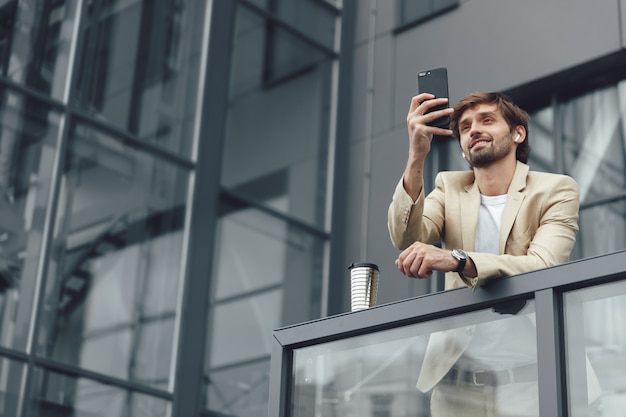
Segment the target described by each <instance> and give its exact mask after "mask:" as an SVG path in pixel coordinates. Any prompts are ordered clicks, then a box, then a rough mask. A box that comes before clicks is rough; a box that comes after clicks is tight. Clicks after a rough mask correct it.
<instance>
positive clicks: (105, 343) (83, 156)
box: [39, 126, 188, 389]
mask: <svg viewBox="0 0 626 417" xmlns="http://www.w3.org/2000/svg"><path fill="white" fill-rule="evenodd" d="M187 182H188V173H187V172H186V171H185V170H183V169H181V168H178V167H176V166H173V165H171V164H168V163H167V162H165V161H162V160H158V159H156V158H155V157H153V156H150V155H147V154H143V153H140V152H138V151H135V150H133V149H131V148H129V147H127V146H124V145H122V144H121V143H120V142H118V141H116V139H115V138H112V137H109V136H106V135H104V134H102V133H101V132H98V131H95V130H92V129H90V128H88V127H86V126H77V127H75V129H74V130H73V132H72V140H71V143H70V149H69V155H68V157H67V161H66V165H65V171H64V173H63V178H62V185H63V186H62V189H61V191H60V201H59V207H60V208H59V211H58V216H57V223H56V230H55V240H54V243H53V244H54V247H55V250H54V251H53V254H52V257H51V259H50V262H51V264H50V267H49V277H48V287H47V290H46V295H45V308H46V310H47V313H46V314H45V315H44V317H43V318H42V328H41V330H40V346H39V348H40V352H39V353H40V354H41V355H46V356H48V357H50V358H53V359H56V360H60V361H63V362H67V363H71V364H74V365H78V366H81V367H84V368H87V369H90V370H93V371H97V372H101V373H105V374H108V375H111V376H115V377H118V378H122V379H129V380H133V381H135V382H139V383H143V384H146V385H151V386H154V387H159V388H161V389H168V384H169V382H170V380H169V378H170V369H171V364H172V360H173V358H172V344H173V343H175V336H176V335H175V334H174V328H175V326H174V323H175V320H176V318H177V316H178V313H179V311H178V307H177V293H178V286H179V275H180V266H181V250H182V241H183V224H184V217H185V200H186V192H187Z"/></svg>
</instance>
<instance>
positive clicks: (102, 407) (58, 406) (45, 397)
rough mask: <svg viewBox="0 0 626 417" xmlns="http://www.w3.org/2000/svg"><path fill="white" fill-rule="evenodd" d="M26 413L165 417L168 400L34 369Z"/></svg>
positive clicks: (39, 415) (35, 415) (41, 416)
mask: <svg viewBox="0 0 626 417" xmlns="http://www.w3.org/2000/svg"><path fill="white" fill-rule="evenodd" d="M28 407H29V414H28V415H29V416H32V417H49V416H94V417H96V416H97V417H100V416H101V417H105V416H106V417H127V416H132V417H167V416H169V415H170V402H169V401H167V400H164V399H161V398H155V397H151V396H149V395H146V394H141V393H137V392H132V391H127V390H125V389H123V388H119V387H114V386H111V385H105V384H101V383H99V382H96V381H93V380H90V379H87V378H80V377H74V376H68V375H63V374H60V373H56V372H52V371H47V370H45V369H41V368H37V369H36V370H35V373H34V381H33V386H32V389H31V395H30V401H29V404H28Z"/></svg>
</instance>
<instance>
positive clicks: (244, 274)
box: [206, 203, 324, 416]
mask: <svg viewBox="0 0 626 417" xmlns="http://www.w3.org/2000/svg"><path fill="white" fill-rule="evenodd" d="M276 204H278V203H276ZM217 239H218V240H217V244H216V245H215V246H216V254H215V259H216V268H215V270H216V271H215V273H214V276H215V284H214V302H213V304H212V307H211V319H210V322H211V323H212V324H210V326H209V336H208V342H207V345H208V353H207V356H208V358H207V360H208V363H207V371H206V372H207V375H208V377H207V380H209V381H211V383H210V385H209V386H208V387H207V389H208V390H209V396H208V398H207V399H208V400H209V401H215V400H217V403H213V402H209V403H208V405H207V406H208V407H210V408H211V409H212V410H214V411H220V412H225V413H227V414H229V413H232V414H233V415H240V414H237V413H234V412H232V410H229V409H228V407H227V404H229V403H230V399H231V397H230V396H228V397H226V398H221V399H218V398H219V395H220V393H225V392H227V393H229V395H233V396H234V397H238V396H239V395H240V396H241V397H240V398H239V399H238V401H240V402H241V404H238V405H232V406H233V407H235V408H236V409H237V410H239V408H240V407H246V409H247V407H250V409H251V410H256V408H258V407H261V406H262V405H263V406H264V405H265V404H266V401H267V397H264V398H262V399H261V398H260V397H259V396H260V394H259V392H261V393H262V392H265V391H267V389H268V388H267V384H268V383H269V382H268V380H267V378H268V372H269V368H265V369H264V370H263V372H261V371H260V370H259V368H257V367H256V365H255V369H256V371H255V375H256V374H259V372H261V374H260V376H259V378H258V380H257V378H256V377H255V378H252V379H254V380H255V381H256V382H255V384H257V385H254V390H251V391H250V392H243V391H240V392H239V394H237V395H236V394H235V393H236V392H237V389H235V388H233V387H240V386H244V385H246V386H247V385H248V384H250V383H252V381H251V377H250V376H249V375H246V372H244V371H245V370H246V369H248V368H249V367H250V366H251V364H258V363H259V362H262V363H263V364H264V365H258V366H261V367H263V366H265V365H267V363H268V362H267V361H268V360H269V356H270V353H271V337H272V330H274V329H276V328H279V327H282V326H285V325H288V324H294V323H300V322H304V321H307V320H311V319H314V318H317V317H319V316H320V314H321V311H320V310H321V306H320V303H321V297H322V295H321V286H322V282H321V276H322V272H321V268H322V263H323V262H322V259H323V247H324V240H323V239H320V238H315V237H314V236H311V235H310V234H309V233H307V232H305V231H302V230H299V229H298V228H297V227H295V226H290V225H289V224H287V223H285V222H283V221H281V220H278V219H276V218H274V217H272V216H270V215H268V214H265V213H263V212H261V211H258V210H254V209H251V208H241V207H239V208H238V209H236V208H235V206H234V204H231V205H228V206H226V205H224V206H223V207H222V217H221V218H220V220H219V224H218V237H217ZM214 372H217V373H218V374H219V375H220V378H219V379H216V378H214V377H213V373H214ZM261 376H263V378H261ZM241 378H243V379H241ZM259 384H260V385H259ZM224 395H226V394H224ZM257 400H262V403H256V401H257ZM220 407H223V408H220ZM255 414H256V413H253V412H251V413H250V414H248V413H243V414H241V415H242V416H244V415H250V416H253V415H255Z"/></svg>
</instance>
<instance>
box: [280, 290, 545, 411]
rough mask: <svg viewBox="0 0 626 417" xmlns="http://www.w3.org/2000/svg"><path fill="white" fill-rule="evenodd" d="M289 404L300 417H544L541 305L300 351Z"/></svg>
mask: <svg viewBox="0 0 626 417" xmlns="http://www.w3.org/2000/svg"><path fill="white" fill-rule="evenodd" d="M356 314H358V313H356ZM288 398H291V414H289V415H290V416H293V417H301V416H313V415H329V416H330V415H338V416H347V415H355V416H357V415H358V416H374V415H375V416H405V415H406V416H408V415H411V416H424V417H426V416H430V415H431V414H430V413H431V411H430V410H431V409H432V410H433V415H450V416H457V415H459V416H460V415H484V413H485V408H486V409H490V408H491V409H492V410H494V415H529V416H537V415H538V411H539V409H538V390H537V350H536V328H535V312H534V302H533V301H529V302H524V301H516V302H512V303H511V304H508V305H501V306H499V307H498V308H495V309H486V310H481V311H477V312H473V313H468V314H465V315H463V316H455V317H447V318H444V319H439V320H434V321H431V322H425V323H419V324H415V325H410V326H405V327H400V328H394V329H391V330H385V331H379V332H376V333H369V334H366V335H362V336H356V337H351V338H347V339H342V340H339V341H334V342H329V343H322V344H318V345H313V346H309V347H304V348H296V349H295V350H294V353H293V367H292V381H291V396H288ZM471 410H474V411H475V412H470V411H471ZM476 410H480V411H476ZM435 411H436V412H437V413H435Z"/></svg>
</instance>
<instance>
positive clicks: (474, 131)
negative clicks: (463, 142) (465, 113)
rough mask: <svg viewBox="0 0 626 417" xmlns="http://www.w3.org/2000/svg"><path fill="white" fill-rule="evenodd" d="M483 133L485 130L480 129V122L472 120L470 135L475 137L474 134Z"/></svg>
mask: <svg viewBox="0 0 626 417" xmlns="http://www.w3.org/2000/svg"><path fill="white" fill-rule="evenodd" d="M482 133H483V131H482V130H480V124H479V123H476V122H472V124H471V126H470V129H469V137H470V138H473V137H474V136H480V135H481V134H482Z"/></svg>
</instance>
